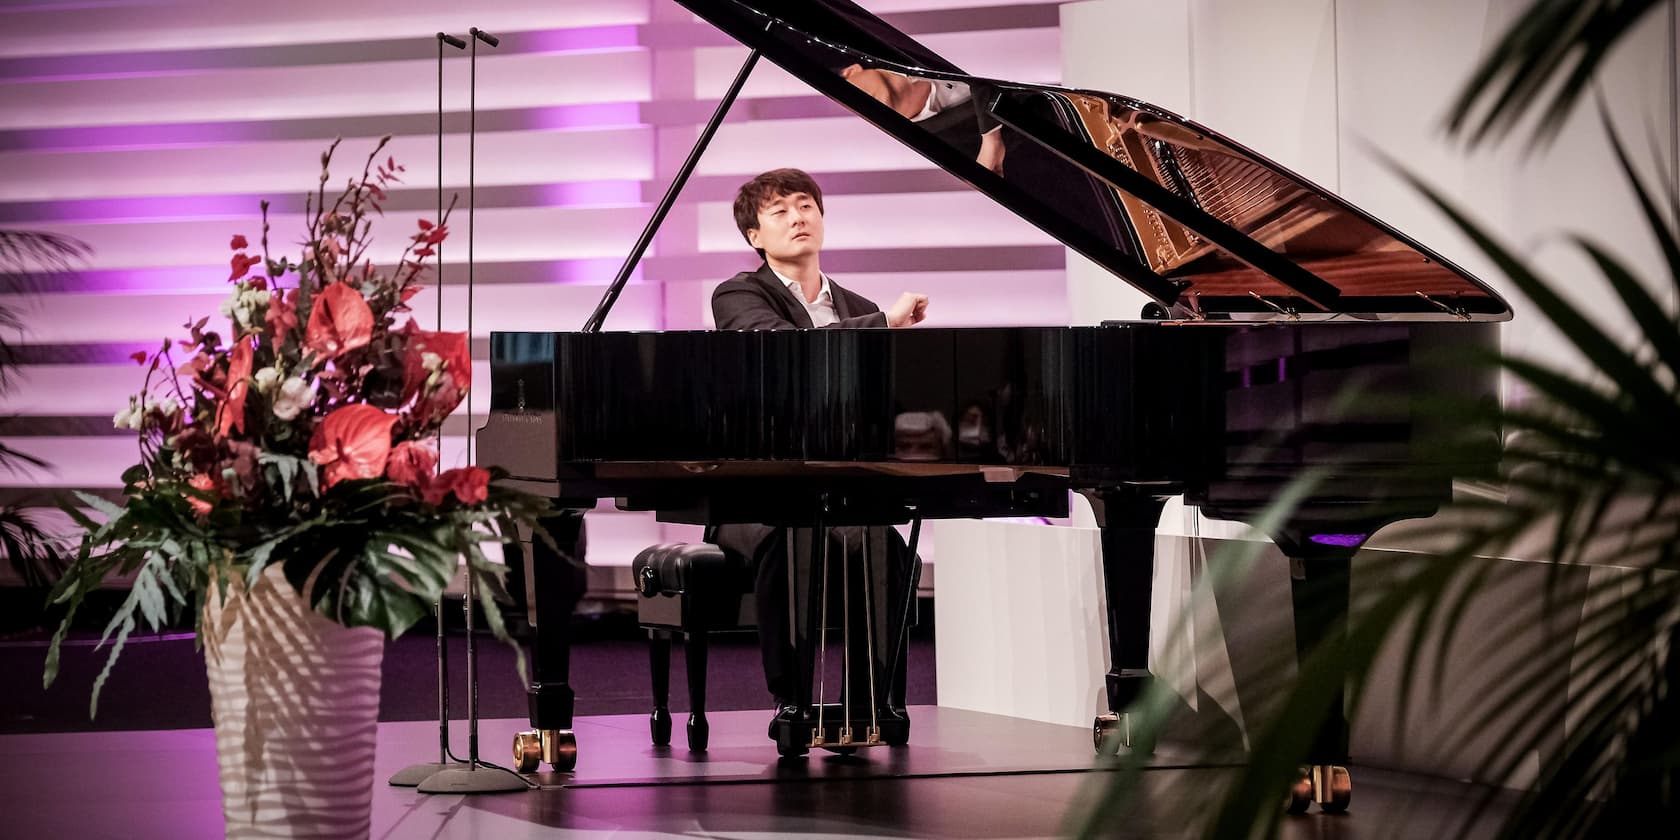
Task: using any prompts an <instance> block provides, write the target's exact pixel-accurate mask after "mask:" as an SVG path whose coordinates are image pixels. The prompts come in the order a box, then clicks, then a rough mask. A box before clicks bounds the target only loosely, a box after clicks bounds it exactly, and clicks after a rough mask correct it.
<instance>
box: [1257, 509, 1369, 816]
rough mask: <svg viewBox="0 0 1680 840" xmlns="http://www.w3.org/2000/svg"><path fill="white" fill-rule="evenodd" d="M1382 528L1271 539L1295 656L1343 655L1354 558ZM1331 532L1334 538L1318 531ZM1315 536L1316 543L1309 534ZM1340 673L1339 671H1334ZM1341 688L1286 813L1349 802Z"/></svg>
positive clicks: (1333, 809)
mask: <svg viewBox="0 0 1680 840" xmlns="http://www.w3.org/2000/svg"><path fill="white" fill-rule="evenodd" d="M1384 524H1386V520H1385V521H1383V522H1373V523H1360V524H1349V523H1346V522H1338V523H1336V524H1335V526H1334V527H1333V528H1331V527H1320V528H1312V527H1307V528H1303V527H1301V526H1299V525H1296V526H1295V527H1292V528H1291V529H1290V531H1289V532H1288V533H1286V534H1282V535H1274V538H1275V540H1276V542H1277V543H1278V546H1279V547H1280V548H1282V549H1283V551H1284V553H1285V554H1287V555H1288V556H1289V571H1290V575H1289V577H1290V580H1289V584H1290V586H1289V589H1290V595H1291V600H1292V601H1293V602H1294V609H1295V654H1296V657H1297V659H1298V660H1299V661H1302V662H1305V661H1306V659H1307V657H1308V656H1309V655H1311V654H1316V653H1317V652H1319V651H1323V652H1324V653H1325V655H1327V656H1329V657H1330V658H1332V659H1333V660H1336V661H1342V660H1344V659H1345V657H1346V655H1347V621H1348V603H1349V598H1350V596H1351V592H1352V590H1351V581H1352V568H1353V555H1354V553H1355V552H1357V551H1358V550H1359V546H1360V545H1361V544H1362V543H1363V542H1364V535H1366V534H1369V533H1371V532H1372V531H1375V530H1376V529H1377V528H1379V527H1381V526H1382V525H1384ZM1326 531H1334V532H1336V533H1333V534H1325V533H1323V532H1326ZM1314 534H1317V535H1318V539H1316V540H1315V539H1313V538H1312V535H1314ZM1338 670H1340V669H1338ZM1346 702H1347V698H1346V687H1345V685H1339V686H1337V687H1336V694H1335V698H1334V699H1333V700H1331V703H1330V709H1329V712H1328V713H1327V714H1326V715H1325V718H1324V723H1323V724H1322V725H1321V726H1320V727H1319V730H1318V734H1317V735H1316V736H1315V737H1314V738H1313V743H1312V746H1311V747H1310V748H1309V749H1308V751H1307V756H1306V761H1307V763H1306V765H1305V766H1303V767H1302V768H1301V772H1300V777H1299V779H1298V780H1297V781H1296V783H1295V785H1294V787H1293V788H1292V789H1291V792H1290V799H1289V810H1290V811H1292V812H1294V813H1301V812H1303V811H1305V810H1306V809H1307V807H1308V806H1309V805H1311V804H1312V803H1314V802H1317V803H1318V807H1319V809H1320V810H1322V811H1325V812H1327V813H1341V812H1343V811H1346V810H1347V808H1348V804H1349V802H1350V801H1351V800H1352V798H1353V780H1352V777H1351V776H1349V774H1348V770H1347V763H1348V721H1347V705H1346Z"/></svg>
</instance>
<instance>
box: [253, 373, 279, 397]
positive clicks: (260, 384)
mask: <svg viewBox="0 0 1680 840" xmlns="http://www.w3.org/2000/svg"><path fill="white" fill-rule="evenodd" d="M256 378H257V393H259V394H266V393H268V392H270V391H273V390H274V386H275V385H278V384H280V369H279V368H271V367H266V368H263V369H262V370H259V371H257V376H256Z"/></svg>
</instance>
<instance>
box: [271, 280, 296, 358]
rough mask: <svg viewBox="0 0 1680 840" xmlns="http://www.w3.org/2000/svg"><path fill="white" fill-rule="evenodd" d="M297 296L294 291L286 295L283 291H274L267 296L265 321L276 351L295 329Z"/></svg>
mask: <svg viewBox="0 0 1680 840" xmlns="http://www.w3.org/2000/svg"><path fill="white" fill-rule="evenodd" d="M297 295H298V293H297V292H295V291H294V292H292V293H291V294H290V295H288V294H286V291H285V290H284V289H275V290H274V291H273V292H272V293H270V294H269V298H268V314H267V315H266V316H265V321H266V325H267V327H268V334H269V337H270V338H271V339H272V340H273V341H274V346H275V348H276V349H278V348H279V347H280V345H282V344H284V343H286V336H287V335H288V334H289V333H291V331H292V330H294V329H296V328H297V323H298V317H297Z"/></svg>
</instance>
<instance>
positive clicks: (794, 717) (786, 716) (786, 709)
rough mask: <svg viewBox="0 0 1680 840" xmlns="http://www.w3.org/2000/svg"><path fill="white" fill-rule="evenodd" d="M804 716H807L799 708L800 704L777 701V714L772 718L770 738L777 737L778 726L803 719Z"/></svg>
mask: <svg viewBox="0 0 1680 840" xmlns="http://www.w3.org/2000/svg"><path fill="white" fill-rule="evenodd" d="M804 717H805V715H804V711H803V710H802V709H800V708H799V705H798V704H796V703H777V704H776V714H775V716H774V717H772V718H770V731H769V736H770V738H771V739H774V738H775V737H776V728H777V727H779V726H781V725H783V724H788V723H794V722H796V721H800V720H803V719H804Z"/></svg>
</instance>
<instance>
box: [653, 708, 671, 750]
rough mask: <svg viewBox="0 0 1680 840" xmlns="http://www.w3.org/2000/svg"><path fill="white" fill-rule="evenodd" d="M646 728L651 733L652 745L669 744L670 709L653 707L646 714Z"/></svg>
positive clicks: (664, 745)
mask: <svg viewBox="0 0 1680 840" xmlns="http://www.w3.org/2000/svg"><path fill="white" fill-rule="evenodd" d="M648 729H649V730H651V731H652V733H653V745H654V746H656V747H668V746H670V745H671V710H670V709H654V710H653V714H651V715H649V716H648Z"/></svg>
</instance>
